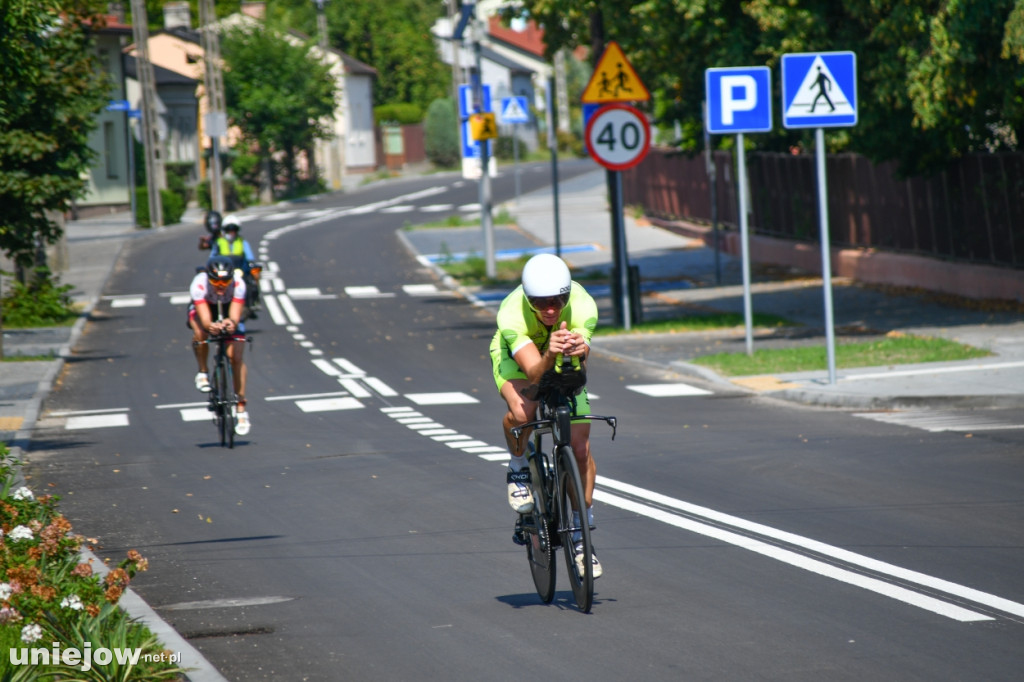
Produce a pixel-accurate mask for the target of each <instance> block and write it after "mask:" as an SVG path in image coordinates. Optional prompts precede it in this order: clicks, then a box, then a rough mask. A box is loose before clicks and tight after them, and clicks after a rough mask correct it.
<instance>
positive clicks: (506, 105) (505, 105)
mask: <svg viewBox="0 0 1024 682" xmlns="http://www.w3.org/2000/svg"><path fill="white" fill-rule="evenodd" d="M501 122H502V123H529V122H530V114H529V105H528V104H527V102H526V98H525V97H506V98H504V99H502V100H501Z"/></svg>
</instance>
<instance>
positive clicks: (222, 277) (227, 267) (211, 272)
mask: <svg viewBox="0 0 1024 682" xmlns="http://www.w3.org/2000/svg"><path fill="white" fill-rule="evenodd" d="M234 271H235V266H234V264H233V263H232V262H231V259H230V258H228V257H227V256H214V257H213V258H211V259H210V260H209V261H207V262H206V276H207V277H209V278H210V279H212V280H216V281H219V282H227V281H228V280H230V279H231V278H232V277H234Z"/></svg>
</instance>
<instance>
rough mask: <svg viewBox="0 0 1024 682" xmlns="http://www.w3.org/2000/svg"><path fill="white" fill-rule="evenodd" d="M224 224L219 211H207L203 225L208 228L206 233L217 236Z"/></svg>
mask: <svg viewBox="0 0 1024 682" xmlns="http://www.w3.org/2000/svg"><path fill="white" fill-rule="evenodd" d="M222 222H223V219H222V218H221V215H220V213H218V212H217V211H207V213H206V218H205V219H204V220H203V224H204V225H205V226H206V231H207V232H209V233H210V234H217V233H218V232H220V226H221V223H222Z"/></svg>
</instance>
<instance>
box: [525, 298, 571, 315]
mask: <svg viewBox="0 0 1024 682" xmlns="http://www.w3.org/2000/svg"><path fill="white" fill-rule="evenodd" d="M526 300H527V301H529V302H530V307H531V308H533V309H534V310H536V311H541V310H546V309H548V308H564V307H565V304H566V303H568V302H569V294H559V295H557V296H536V297H533V298H527V299H526Z"/></svg>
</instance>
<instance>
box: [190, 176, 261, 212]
mask: <svg viewBox="0 0 1024 682" xmlns="http://www.w3.org/2000/svg"><path fill="white" fill-rule="evenodd" d="M221 189H222V190H223V192H224V210H225V211H227V212H230V211H237V210H238V209H240V208H245V207H246V206H252V205H253V204H255V203H256V202H257V197H256V195H257V190H256V188H255V187H253V186H252V185H245V184H242V183H240V182H236V181H235V180H234V179H232V178H221ZM196 198H197V201H198V203H199V206H200V207H201V208H203V209H206V210H207V211H209V210H210V209H211V208H213V201H212V200H211V198H210V183H209V182H203V183H200V184H198V185H196Z"/></svg>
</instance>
